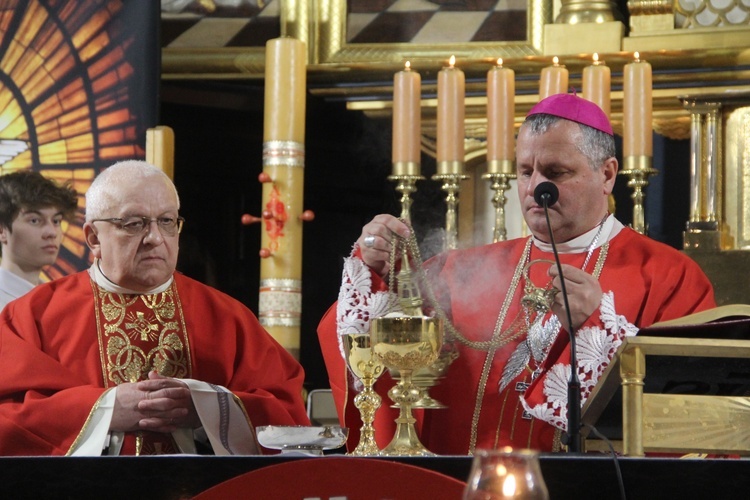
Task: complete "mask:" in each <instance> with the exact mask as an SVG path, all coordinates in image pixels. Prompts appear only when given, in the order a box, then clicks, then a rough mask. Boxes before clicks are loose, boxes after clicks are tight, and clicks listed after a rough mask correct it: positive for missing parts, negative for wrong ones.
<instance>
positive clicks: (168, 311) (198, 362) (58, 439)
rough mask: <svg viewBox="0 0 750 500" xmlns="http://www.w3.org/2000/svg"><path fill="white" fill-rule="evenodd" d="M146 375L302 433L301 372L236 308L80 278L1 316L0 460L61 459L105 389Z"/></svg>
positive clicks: (188, 292) (185, 286)
mask: <svg viewBox="0 0 750 500" xmlns="http://www.w3.org/2000/svg"><path fill="white" fill-rule="evenodd" d="M152 369H156V370H157V371H159V372H160V373H162V374H164V375H167V376H170V377H179V378H192V379H196V380H201V381H204V382H208V383H211V384H216V385H220V386H223V387H226V388H227V389H228V390H230V391H232V393H233V394H235V395H236V396H237V397H238V398H239V399H240V400H241V401H242V403H243V404H244V407H245V411H246V413H247V415H248V417H249V421H250V423H251V425H253V426H259V425H268V424H275V425H308V424H309V421H308V418H307V415H306V412H305V408H304V404H303V402H302V382H303V379H304V372H303V370H302V367H301V366H300V365H299V363H298V362H297V361H296V360H295V359H294V358H293V357H292V356H291V355H289V354H288V353H287V352H286V350H284V348H283V347H281V346H280V345H279V344H278V343H277V342H276V341H275V340H273V338H272V337H270V335H268V334H267V333H266V332H265V330H264V329H263V327H262V326H261V325H260V324H259V323H258V320H257V318H256V317H255V315H253V313H252V312H251V311H250V310H248V309H247V308H246V307H245V306H243V305H242V304H241V303H240V302H238V301H236V300H235V299H233V298H231V297H229V296H228V295H226V294H224V293H221V292H219V291H218V290H215V289H213V288H210V287H207V286H205V285H203V284H201V283H199V282H197V281H195V280H192V279H190V278H187V277H185V276H183V275H180V274H175V276H174V283H173V284H172V286H171V287H169V288H168V289H167V290H166V291H165V292H162V293H159V294H153V295H121V294H111V293H107V292H104V291H103V290H102V289H100V288H99V287H98V286H97V285H96V284H94V282H93V281H92V280H91V279H90V277H89V273H88V272H87V271H84V272H80V273H77V274H75V275H72V276H68V277H65V278H61V279H59V280H55V281H52V282H50V283H47V284H44V285H40V286H38V287H36V288H35V289H34V290H32V291H31V292H30V293H28V294H27V295H25V296H23V297H21V298H20V299H19V300H17V301H14V302H12V303H11V304H9V305H8V306H7V307H6V308H5V309H4V310H3V312H2V314H0V454H1V455H63V454H65V453H67V452H68V450H69V449H70V447H71V445H72V444H73V442H74V440H75V439H76V437H77V436H78V434H79V432H80V431H81V429H82V428H83V427H84V426H85V424H86V423H87V419H88V418H89V415H90V413H91V412H92V409H93V407H94V405H95V404H96V402H97V400H98V398H99V397H100V396H101V395H102V393H103V392H104V391H105V388H108V387H114V386H115V385H117V384H119V383H123V382H131V381H136V380H143V379H145V378H146V377H147V374H148V372H149V371H150V370H152ZM126 442H127V437H126ZM126 444H127V443H126ZM163 446H165V445H164V444H159V445H158V448H160V449H161V450H162V451H169V450H168V449H167V448H163ZM124 450H125V447H124Z"/></svg>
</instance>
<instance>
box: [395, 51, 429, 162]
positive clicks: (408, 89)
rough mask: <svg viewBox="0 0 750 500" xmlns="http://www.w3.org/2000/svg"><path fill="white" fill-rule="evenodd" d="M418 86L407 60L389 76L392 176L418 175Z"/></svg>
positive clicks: (420, 80)
mask: <svg viewBox="0 0 750 500" xmlns="http://www.w3.org/2000/svg"><path fill="white" fill-rule="evenodd" d="M421 84H422V79H421V77H420V76H419V73H418V72H416V71H414V70H412V69H411V65H410V64H409V62H408V61H407V62H406V65H405V67H404V69H403V70H402V71H399V72H398V73H396V74H395V75H394V76H393V146H392V147H393V151H392V159H393V175H419V164H420V154H419V153H420V147H419V145H420V132H421V110H420V97H421V94H420V92H421Z"/></svg>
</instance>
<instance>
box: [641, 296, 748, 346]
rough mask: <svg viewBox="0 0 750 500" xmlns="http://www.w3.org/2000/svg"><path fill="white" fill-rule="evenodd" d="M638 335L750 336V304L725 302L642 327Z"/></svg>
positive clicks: (723, 337)
mask: <svg viewBox="0 0 750 500" xmlns="http://www.w3.org/2000/svg"><path fill="white" fill-rule="evenodd" d="M638 335H652V336H662V337H689V338H714V339H750V304H727V305H723V306H719V307H715V308H713V309H707V310H705V311H701V312H698V313H694V314H689V315H687V316H683V317H682V318H676V319H672V320H669V321H661V322H659V323H654V324H653V325H651V326H649V327H646V328H641V329H640V331H639V332H638Z"/></svg>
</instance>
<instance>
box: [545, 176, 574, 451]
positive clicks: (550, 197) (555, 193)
mask: <svg viewBox="0 0 750 500" xmlns="http://www.w3.org/2000/svg"><path fill="white" fill-rule="evenodd" d="M559 197H560V191H559V190H558V189H557V186H556V185H555V184H554V183H552V182H549V181H546V182H541V183H539V185H537V187H536V188H535V189H534V201H536V203H537V205H541V206H542V207H544V216H545V217H546V218H547V230H548V231H549V240H550V243H551V244H552V254H553V255H554V256H555V264H557V272H558V274H559V275H560V291H561V292H562V296H563V304H564V305H565V314H566V316H567V320H568V332H569V334H570V379H569V380H568V433H567V434H568V439H567V441H568V442H567V445H568V451H570V452H573V453H578V452H580V451H581V381H580V380H579V378H578V368H577V367H578V361H577V359H576V333H575V331H574V330H573V320H572V319H571V315H570V305H569V304H568V292H567V290H565V278H564V277H563V271H562V265H561V264H560V256H559V255H558V253H557V247H556V246H555V237H554V235H553V234H552V226H551V225H550V222H549V207H550V206H552V205H554V204H555V203H557V200H558V198H559Z"/></svg>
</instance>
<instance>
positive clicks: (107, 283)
mask: <svg viewBox="0 0 750 500" xmlns="http://www.w3.org/2000/svg"><path fill="white" fill-rule="evenodd" d="M99 262H100V261H99V259H95V260H94V263H93V264H92V265H91V267H90V268H89V276H91V279H93V280H94V281H95V282H96V284H97V285H99V286H100V287H102V288H104V289H105V290H106V291H108V292H110V293H122V294H124V295H152V294H155V293H161V292H163V291H164V290H166V289H167V288H169V286H170V285H171V284H172V280H173V279H174V278H173V277H172V276H170V277H169V279H168V280H167V282H166V283H164V284H162V285H159V286H157V287H155V288H152V289H151V290H148V291H145V292H136V291H135V290H130V289H129V288H125V287H122V286H120V285H118V284H117V283H115V282H113V281H112V280H110V279H109V278H107V277H106V276H105V275H104V273H103V272H102V268H101V267H100V266H99Z"/></svg>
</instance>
